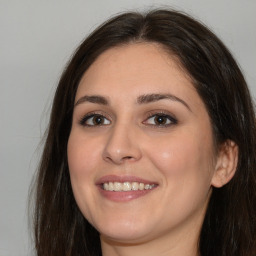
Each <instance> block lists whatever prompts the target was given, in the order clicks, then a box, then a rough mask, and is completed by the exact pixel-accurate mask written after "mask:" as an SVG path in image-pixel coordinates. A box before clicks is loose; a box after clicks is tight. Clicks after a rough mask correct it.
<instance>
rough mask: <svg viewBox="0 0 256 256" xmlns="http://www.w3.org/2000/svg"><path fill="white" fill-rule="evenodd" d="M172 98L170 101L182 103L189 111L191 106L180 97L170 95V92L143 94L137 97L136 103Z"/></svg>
mask: <svg viewBox="0 0 256 256" xmlns="http://www.w3.org/2000/svg"><path fill="white" fill-rule="evenodd" d="M164 99H168V100H172V101H177V102H180V103H182V104H183V105H184V106H185V107H186V108H187V109H188V110H190V111H191V108H190V107H189V105H188V104H187V103H186V102H185V101H184V100H182V99H180V98H178V97H176V96H174V95H172V94H157V93H156V94H144V95H141V96H139V97H138V99H137V102H138V104H145V103H151V102H156V101H159V100H164Z"/></svg>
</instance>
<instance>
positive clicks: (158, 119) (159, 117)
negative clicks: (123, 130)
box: [143, 113, 177, 127]
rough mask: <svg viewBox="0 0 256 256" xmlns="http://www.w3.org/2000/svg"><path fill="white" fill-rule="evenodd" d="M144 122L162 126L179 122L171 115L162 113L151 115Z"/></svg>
mask: <svg viewBox="0 0 256 256" xmlns="http://www.w3.org/2000/svg"><path fill="white" fill-rule="evenodd" d="M143 123H145V124H149V125H154V126H159V127H161V126H163V127H165V126H170V125H174V124H177V120H176V119H175V118H173V117H172V116H170V115H166V114H161V113H160V114H155V115H152V116H150V117H149V118H148V119H147V120H146V121H144V122H143Z"/></svg>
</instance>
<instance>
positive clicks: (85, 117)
mask: <svg viewBox="0 0 256 256" xmlns="http://www.w3.org/2000/svg"><path fill="white" fill-rule="evenodd" d="M95 116H101V117H103V118H105V119H107V120H109V122H110V123H111V122H112V120H111V117H110V116H109V115H108V114H107V113H105V112H103V111H91V112H88V113H86V114H85V115H83V116H82V118H80V119H79V124H80V125H82V126H85V127H96V126H105V125H109V124H102V125H88V124H85V122H86V121H87V120H88V119H90V118H92V117H95Z"/></svg>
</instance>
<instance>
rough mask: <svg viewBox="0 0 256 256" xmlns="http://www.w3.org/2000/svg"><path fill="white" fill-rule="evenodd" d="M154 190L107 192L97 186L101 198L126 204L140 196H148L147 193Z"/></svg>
mask: <svg viewBox="0 0 256 256" xmlns="http://www.w3.org/2000/svg"><path fill="white" fill-rule="evenodd" d="M155 189H156V187H154V188H152V189H148V190H132V191H126V192H124V191H120V192H118V191H108V190H104V189H102V187H101V186H99V191H100V193H101V195H102V196H104V197H105V198H107V199H109V200H111V201H115V202H128V201H131V200H134V199H137V198H140V197H142V196H145V195H148V194H149V193H151V192H153V191H154V190H155Z"/></svg>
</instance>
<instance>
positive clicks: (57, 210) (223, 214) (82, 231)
mask: <svg viewBox="0 0 256 256" xmlns="http://www.w3.org/2000/svg"><path fill="white" fill-rule="evenodd" d="M134 42H156V43H158V44H160V45H162V46H164V48H165V49H166V51H167V52H171V54H172V55H173V54H174V55H175V56H176V57H178V58H179V60H180V62H181V64H182V65H183V68H184V69H185V70H186V71H187V72H188V74H189V75H190V76H191V78H192V80H193V82H194V86H195V88H196V89H197V92H198V94H199V95H200V97H201V98H202V100H203V102H204V104H205V106H206V109H207V111H208V113H209V116H210V118H211V122H212V127H213V132H214V137H215V141H216V144H217V145H220V144H221V143H223V142H224V141H226V140H228V139H230V140H232V141H234V142H235V143H236V144H237V145H238V147H239V160H238V167H237V171H236V174H235V176H234V178H233V179H232V180H231V181H230V182H229V183H228V184H227V185H225V186H224V187H222V188H213V192H212V196H211V198H210V202H209V206H208V209H207V213H206V216H205V220H204V223H203V226H202V230H201V234H200V238H199V244H198V248H199V252H200V255H201V256H211V255H212V256H228V255H230V256H231V255H232V256H255V255H256V245H255V244H256V230H255V229H256V217H255V215H256V157H255V156H256V154H255V145H256V127H255V114H254V109H253V104H252V100H251V97H250V94H249V91H248V88H247V85H246V82H245V79H244V77H243V75H242V73H241V71H240V69H239V67H238V65H237V63H236V62H235V60H234V59H233V57H232V55H231V54H230V52H229V51H228V50H227V48H226V47H225V46H224V45H223V43H222V42H221V41H220V40H219V39H218V38H217V37H216V36H215V35H214V34H213V33H212V32H211V31H210V30H209V29H208V28H206V27H205V26H204V25H202V24H201V23H199V22H198V21H196V20H194V19H193V18H191V17H189V16H188V15H186V14H183V13H180V12H177V11H173V10H155V11H151V12H149V13H147V14H140V13H136V12H132V13H125V14H122V15H119V16H116V17H114V18H112V19H111V20H109V21H107V22H106V23H104V24H103V25H102V26H100V27H99V28H98V29H96V30H95V31H94V32H93V33H92V34H91V35H90V36H89V37H88V38H87V39H86V40H85V41H84V42H83V43H82V44H81V45H80V46H79V48H78V49H77V51H76V52H75V53H74V55H73V57H72V58H71V60H70V62H69V63H68V65H67V67H66V69H65V70H64V72H63V74H62V77H61V79H60V81H59V84H58V87H57V90H56V93H55V97H54V101H53V106H52V112H51V117H50V123H49V128H48V130H47V136H46V141H45V145H44V151H43V155H42V158H41V162H40V166H39V169H38V176H37V183H36V204H35V215H34V216H35V218H34V227H35V247H36V251H37V255H38V256H45V255H47V256H68V255H72V256H78V255H90V256H94V255H95V256H96V255H97V256H98V255H101V248H100V239H99V234H98V232H97V231H96V230H95V229H94V228H93V227H92V226H91V225H90V224H89V223H88V222H87V220H86V219H85V218H84V217H83V215H82V214H81V212H80V211H79V209H78V207H77V205H76V202H75V200H74V196H73V193H72V189H71V185H70V177H69V169H68V164H67V141H68V137H69V133H70V130H71V123H72V113H73V106H74V99H75V94H76V90H77V87H78V84H79V81H80V79H81V77H82V75H83V74H84V72H86V70H87V69H88V67H89V66H90V65H91V64H92V63H93V62H94V61H95V59H96V58H97V57H98V56H99V55H100V54H101V53H102V52H104V51H105V50H107V49H109V48H111V47H114V46H117V45H121V44H128V43H134Z"/></svg>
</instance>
